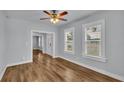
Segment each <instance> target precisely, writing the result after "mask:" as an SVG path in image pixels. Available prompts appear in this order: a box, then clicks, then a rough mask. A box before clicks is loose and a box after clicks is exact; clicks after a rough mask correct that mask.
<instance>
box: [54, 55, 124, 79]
mask: <svg viewBox="0 0 124 93" xmlns="http://www.w3.org/2000/svg"><path fill="white" fill-rule="evenodd" d="M56 57H60V58H63V59H65V60H68V61H70V62H72V63H75V64H78V65H81V66H84V67H86V68H89V69H91V70H94V71H96V72H99V73H102V74H105V75H107V76H110V77H112V78H115V79H118V80H121V81H124V77H123V76H120V75H117V74H114V73H111V72H108V71H105V70H102V69H98V68H96V67H92V66H89V65H86V64H83V63H79V62H77V61H74V60H71V59H68V58H65V57H62V56H56Z"/></svg>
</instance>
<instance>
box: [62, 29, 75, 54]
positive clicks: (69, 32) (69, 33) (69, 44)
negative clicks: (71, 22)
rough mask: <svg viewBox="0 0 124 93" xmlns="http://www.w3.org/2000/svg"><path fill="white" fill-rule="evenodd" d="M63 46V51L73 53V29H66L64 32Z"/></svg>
mask: <svg viewBox="0 0 124 93" xmlns="http://www.w3.org/2000/svg"><path fill="white" fill-rule="evenodd" d="M64 37H65V44H64V51H66V52H70V53H73V52H74V28H69V29H66V30H65V32H64Z"/></svg>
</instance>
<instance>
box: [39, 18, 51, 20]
mask: <svg viewBox="0 0 124 93" xmlns="http://www.w3.org/2000/svg"><path fill="white" fill-rule="evenodd" d="M46 19H50V18H40V20H46Z"/></svg>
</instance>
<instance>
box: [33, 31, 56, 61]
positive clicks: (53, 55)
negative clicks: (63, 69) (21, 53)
mask: <svg viewBox="0 0 124 93" xmlns="http://www.w3.org/2000/svg"><path fill="white" fill-rule="evenodd" d="M34 32H38V33H49V34H53V52H52V53H53V54H52V57H53V58H55V53H56V51H55V47H56V46H55V38H56V37H55V32H49V31H42V30H31V58H32V59H33V52H32V51H33V33H34Z"/></svg>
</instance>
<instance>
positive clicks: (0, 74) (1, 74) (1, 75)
mask: <svg viewBox="0 0 124 93" xmlns="http://www.w3.org/2000/svg"><path fill="white" fill-rule="evenodd" d="M6 68H7V66H5V67H4V69H3V71H2V73H0V80H1V79H2V77H3V75H4V73H5V71H6Z"/></svg>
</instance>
